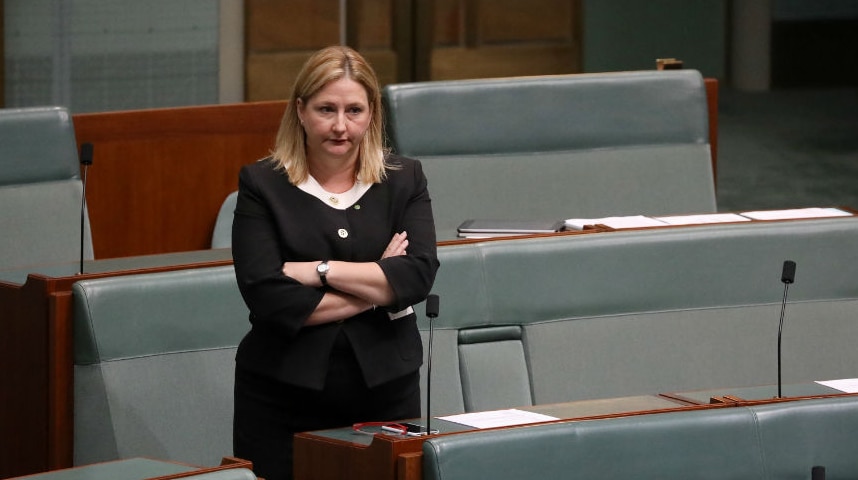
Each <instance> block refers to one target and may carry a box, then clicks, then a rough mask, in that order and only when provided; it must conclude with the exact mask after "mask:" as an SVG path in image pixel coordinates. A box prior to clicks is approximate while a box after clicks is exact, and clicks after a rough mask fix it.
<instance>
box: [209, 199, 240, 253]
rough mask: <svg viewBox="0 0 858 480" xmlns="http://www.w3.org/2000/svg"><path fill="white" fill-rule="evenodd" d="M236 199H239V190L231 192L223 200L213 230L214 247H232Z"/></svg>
mask: <svg viewBox="0 0 858 480" xmlns="http://www.w3.org/2000/svg"><path fill="white" fill-rule="evenodd" d="M236 200H238V191H235V192H232V193H230V194H229V195H227V196H226V198H225V199H224V200H223V203H222V204H221V206H220V210H218V213H217V218H216V219H215V226H214V231H213V232H212V248H230V247H232V216H233V213H235V202H236Z"/></svg>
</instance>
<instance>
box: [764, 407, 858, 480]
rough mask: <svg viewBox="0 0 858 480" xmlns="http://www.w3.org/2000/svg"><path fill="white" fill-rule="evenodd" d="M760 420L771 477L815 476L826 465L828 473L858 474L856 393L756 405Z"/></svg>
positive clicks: (855, 475)
mask: <svg viewBox="0 0 858 480" xmlns="http://www.w3.org/2000/svg"><path fill="white" fill-rule="evenodd" d="M750 410H751V411H752V412H753V413H754V416H755V418H756V422H757V424H758V430H759V438H760V443H761V445H762V456H763V458H764V459H765V461H766V470H767V471H768V472H769V475H770V478H810V467H811V466H814V465H819V466H822V467H825V471H826V472H825V473H826V478H858V455H856V454H855V445H856V444H858V438H856V432H858V401H856V399H855V398H854V397H842V398H830V399H818V400H808V401H803V402H790V403H776V404H769V405H758V406H754V407H750Z"/></svg>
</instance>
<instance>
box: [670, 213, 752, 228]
mask: <svg viewBox="0 0 858 480" xmlns="http://www.w3.org/2000/svg"><path fill="white" fill-rule="evenodd" d="M654 218H655V219H656V220H661V221H662V222H664V223H666V224H668V225H701V224H706V223H732V222H750V221H751V219H750V218H748V217H743V216H741V215H737V214H735V213H705V214H700V215H672V216H669V217H654Z"/></svg>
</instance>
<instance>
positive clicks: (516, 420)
mask: <svg viewBox="0 0 858 480" xmlns="http://www.w3.org/2000/svg"><path fill="white" fill-rule="evenodd" d="M438 418H440V419H441V420H446V421H448V422H453V423H458V424H461V425H467V426H469V427H474V428H496V427H510V426H513V425H527V424H529V423H539V422H550V421H552V420H559V419H558V418H557V417H551V416H548V415H542V414H541V413H533V412H526V411H524V410H518V409H515V408H512V409H508V410H492V411H488V412H476V413H463V414H460V415H449V416H446V417H438Z"/></svg>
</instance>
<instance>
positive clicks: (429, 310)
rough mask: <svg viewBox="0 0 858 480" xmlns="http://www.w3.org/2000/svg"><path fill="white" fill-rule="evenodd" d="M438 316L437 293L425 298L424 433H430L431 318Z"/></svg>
mask: <svg viewBox="0 0 858 480" xmlns="http://www.w3.org/2000/svg"><path fill="white" fill-rule="evenodd" d="M437 316H438V295H429V296H428V297H427V298H426V317H427V318H428V319H429V353H428V359H427V361H426V435H431V434H432V426H431V424H430V420H431V418H432V343H433V342H432V333H433V328H432V319H433V318H435V317H437Z"/></svg>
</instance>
